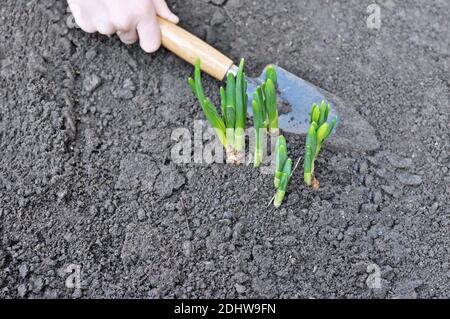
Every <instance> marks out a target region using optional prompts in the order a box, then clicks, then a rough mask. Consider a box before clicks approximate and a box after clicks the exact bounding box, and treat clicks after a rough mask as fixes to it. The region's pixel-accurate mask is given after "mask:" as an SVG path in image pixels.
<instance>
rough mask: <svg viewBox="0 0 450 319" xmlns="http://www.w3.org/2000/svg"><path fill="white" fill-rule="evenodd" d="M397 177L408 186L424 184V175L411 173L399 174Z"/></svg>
mask: <svg viewBox="0 0 450 319" xmlns="http://www.w3.org/2000/svg"><path fill="white" fill-rule="evenodd" d="M397 178H398V180H399V181H400V183H402V184H403V185H406V186H418V185H420V184H422V177H420V176H419V175H413V174H409V173H400V174H397Z"/></svg>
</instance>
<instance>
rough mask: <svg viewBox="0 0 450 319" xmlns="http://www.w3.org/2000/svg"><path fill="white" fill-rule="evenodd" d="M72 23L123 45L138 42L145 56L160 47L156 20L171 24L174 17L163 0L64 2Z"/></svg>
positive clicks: (77, 0) (75, 0)
mask: <svg viewBox="0 0 450 319" xmlns="http://www.w3.org/2000/svg"><path fill="white" fill-rule="evenodd" d="M67 3H68V4H69V7H70V10H71V12H72V14H73V17H74V18H75V22H76V23H77V24H78V25H79V26H80V28H81V29H82V30H84V31H86V32H89V33H95V32H98V33H101V34H104V35H107V36H111V35H113V34H117V36H118V37H119V38H120V40H121V41H122V42H123V43H126V44H132V43H135V42H137V41H139V44H140V46H141V48H142V49H143V50H144V51H145V52H148V53H151V52H155V51H156V50H158V48H159V47H160V45H161V30H160V27H159V24H158V21H157V19H156V16H160V17H161V18H164V19H166V20H169V21H171V22H173V23H178V20H179V19H178V17H177V16H176V15H175V14H173V13H172V11H170V9H169V7H168V6H167V4H166V2H165V1H164V0H67Z"/></svg>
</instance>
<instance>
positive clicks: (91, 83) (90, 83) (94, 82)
mask: <svg viewBox="0 0 450 319" xmlns="http://www.w3.org/2000/svg"><path fill="white" fill-rule="evenodd" d="M101 84H102V79H101V78H100V77H98V76H97V75H96V74H90V75H88V76H86V77H85V78H84V81H83V89H84V90H85V91H86V92H87V93H89V94H91V93H92V92H94V91H95V90H96V89H97V88H98V87H99V86H100V85H101Z"/></svg>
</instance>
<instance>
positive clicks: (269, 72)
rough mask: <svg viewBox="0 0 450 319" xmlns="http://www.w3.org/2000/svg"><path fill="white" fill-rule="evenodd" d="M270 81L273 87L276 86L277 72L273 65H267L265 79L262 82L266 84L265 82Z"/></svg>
mask: <svg viewBox="0 0 450 319" xmlns="http://www.w3.org/2000/svg"><path fill="white" fill-rule="evenodd" d="M269 79H270V80H272V82H273V84H274V85H275V87H276V86H277V70H276V69H275V66H274V65H269V66H268V67H267V68H266V79H265V81H264V82H267V80H269Z"/></svg>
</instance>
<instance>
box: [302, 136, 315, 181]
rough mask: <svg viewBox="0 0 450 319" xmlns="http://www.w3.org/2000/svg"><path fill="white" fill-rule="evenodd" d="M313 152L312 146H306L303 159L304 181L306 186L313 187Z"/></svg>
mask: <svg viewBox="0 0 450 319" xmlns="http://www.w3.org/2000/svg"><path fill="white" fill-rule="evenodd" d="M312 154H313V152H312V149H311V146H309V145H306V147H305V156H304V158H303V179H304V181H305V183H306V185H308V186H309V185H311V177H312V174H311V173H312V161H313V155H312Z"/></svg>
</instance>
